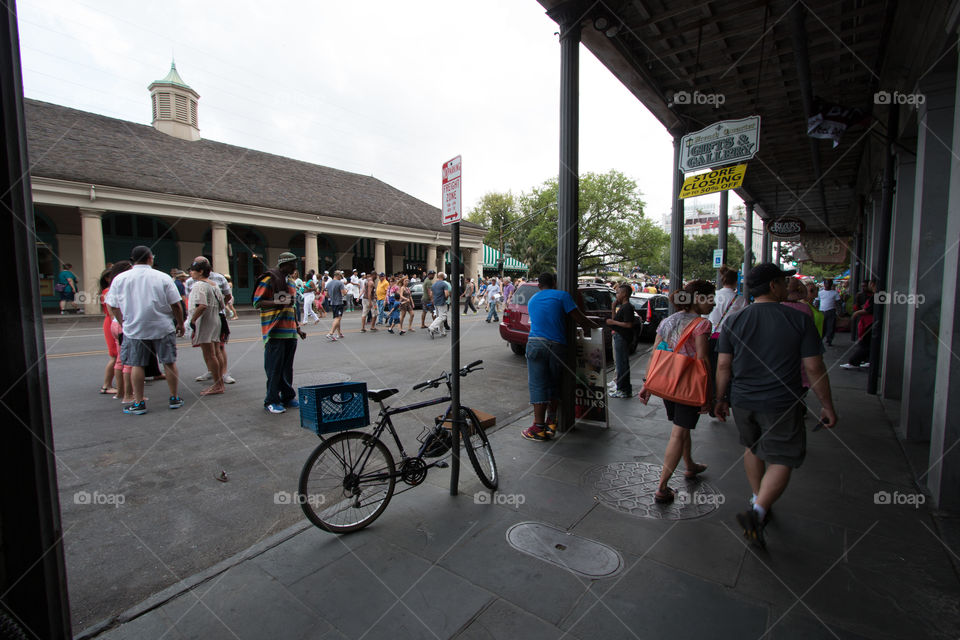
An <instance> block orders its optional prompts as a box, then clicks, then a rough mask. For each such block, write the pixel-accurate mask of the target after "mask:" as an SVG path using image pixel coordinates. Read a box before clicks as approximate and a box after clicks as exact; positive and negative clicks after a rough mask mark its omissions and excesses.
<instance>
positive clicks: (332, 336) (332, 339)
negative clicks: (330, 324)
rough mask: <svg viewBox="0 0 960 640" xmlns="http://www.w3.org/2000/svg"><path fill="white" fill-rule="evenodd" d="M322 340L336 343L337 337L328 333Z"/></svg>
mask: <svg viewBox="0 0 960 640" xmlns="http://www.w3.org/2000/svg"><path fill="white" fill-rule="evenodd" d="M324 338H326V339H327V340H329V341H330V342H336V341H337V336H335V335H333V334H332V333H328V334H327V335H325V336H324Z"/></svg>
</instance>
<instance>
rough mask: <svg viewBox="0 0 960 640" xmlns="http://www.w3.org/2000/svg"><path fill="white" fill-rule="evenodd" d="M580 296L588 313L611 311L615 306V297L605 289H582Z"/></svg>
mask: <svg viewBox="0 0 960 640" xmlns="http://www.w3.org/2000/svg"><path fill="white" fill-rule="evenodd" d="M580 296H581V297H582V298H583V306H584V308H585V309H586V310H587V311H609V310H610V307H611V306H613V297H612V296H611V295H610V292H609V291H605V290H603V289H581V290H580Z"/></svg>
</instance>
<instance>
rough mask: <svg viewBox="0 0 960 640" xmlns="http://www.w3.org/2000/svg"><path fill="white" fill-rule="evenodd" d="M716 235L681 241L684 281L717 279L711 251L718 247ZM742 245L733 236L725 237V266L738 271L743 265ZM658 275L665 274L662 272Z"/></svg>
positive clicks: (688, 238) (694, 237) (718, 240)
mask: <svg viewBox="0 0 960 640" xmlns="http://www.w3.org/2000/svg"><path fill="white" fill-rule="evenodd" d="M719 242H720V238H719V236H717V235H716V234H708V235H702V236H693V237H687V238H684V239H683V277H684V279H686V280H695V279H698V278H702V279H704V280H710V281H711V282H712V281H714V280H716V278H717V270H716V269H714V268H713V250H714V249H717V248H718V247H719ZM743 251H744V249H743V244H742V243H741V242H740V241H739V240H738V239H737V237H736V236H734V235H733V234H728V235H727V265H728V266H730V267H731V268H735V269H738V270H739V269H740V265H742V264H743ZM660 273H667V271H662V272H660Z"/></svg>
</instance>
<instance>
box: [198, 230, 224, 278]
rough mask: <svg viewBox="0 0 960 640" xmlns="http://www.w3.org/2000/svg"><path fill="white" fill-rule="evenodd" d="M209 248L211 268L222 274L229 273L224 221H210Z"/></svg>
mask: <svg viewBox="0 0 960 640" xmlns="http://www.w3.org/2000/svg"><path fill="white" fill-rule="evenodd" d="M210 249H211V252H212V253H213V270H214V271H216V272H217V273H222V274H224V275H226V274H228V273H230V255H229V253H228V252H227V223H226V222H220V221H219V220H214V221H213V222H211V223H210ZM191 259H192V258H191Z"/></svg>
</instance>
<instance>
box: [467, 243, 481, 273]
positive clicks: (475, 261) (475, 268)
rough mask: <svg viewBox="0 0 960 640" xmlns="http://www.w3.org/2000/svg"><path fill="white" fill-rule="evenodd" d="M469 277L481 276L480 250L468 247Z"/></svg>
mask: <svg viewBox="0 0 960 640" xmlns="http://www.w3.org/2000/svg"><path fill="white" fill-rule="evenodd" d="M466 275H467V277H468V278H479V277H480V250H479V249H467V272H466Z"/></svg>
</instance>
